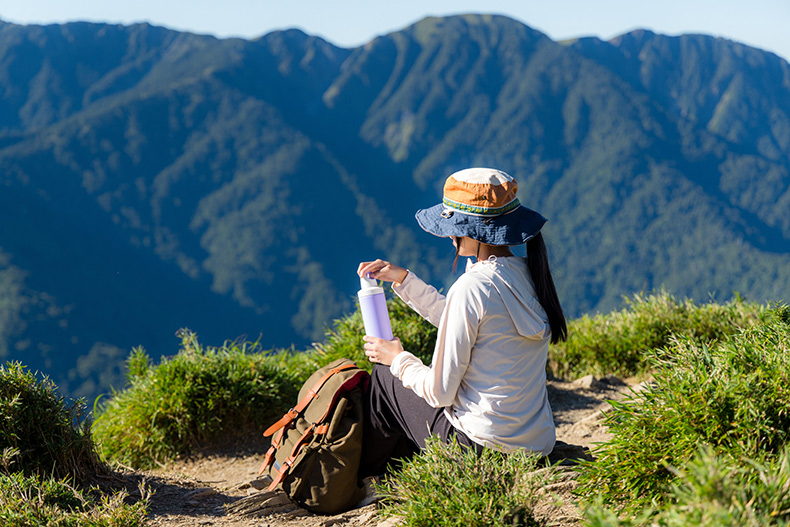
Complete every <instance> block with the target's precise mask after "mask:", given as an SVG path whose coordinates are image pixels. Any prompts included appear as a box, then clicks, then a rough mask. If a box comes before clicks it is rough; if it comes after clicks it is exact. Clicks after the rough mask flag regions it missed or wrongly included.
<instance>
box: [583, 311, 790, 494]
mask: <svg viewBox="0 0 790 527" xmlns="http://www.w3.org/2000/svg"><path fill="white" fill-rule="evenodd" d="M768 315H769V316H767V317H766V319H767V322H766V323H765V324H760V325H757V326H753V327H750V328H748V329H746V330H743V331H742V332H741V333H738V334H736V335H734V336H732V337H731V338H729V339H727V340H722V341H719V342H717V343H715V344H714V345H711V346H708V345H706V344H700V343H698V342H696V341H695V340H694V339H693V338H691V337H678V338H677V339H676V341H675V342H674V344H673V345H672V346H670V347H668V348H666V349H665V350H661V351H657V352H655V353H654V354H653V360H652V364H653V366H654V368H655V370H654V382H653V383H652V384H651V385H650V387H649V388H647V389H646V390H645V391H642V392H640V393H638V394H635V395H634V396H632V397H631V398H630V399H628V400H626V401H623V402H619V403H613V410H612V411H611V413H609V415H608V417H607V423H608V425H609V427H610V431H611V432H612V433H613V434H614V437H613V439H612V440H611V441H610V442H608V443H606V444H603V445H602V446H600V447H599V448H598V449H597V450H596V455H597V456H598V460H597V461H596V462H594V463H590V464H589V465H587V466H586V467H585V470H584V471H583V472H582V474H581V476H580V482H581V483H582V487H583V488H585V489H586V492H587V494H588V495H593V494H599V495H603V496H606V498H607V500H609V501H611V502H615V503H618V504H619V505H623V504H626V503H629V508H631V509H636V508H638V507H640V506H643V505H644V504H645V503H650V502H654V501H655V502H660V501H661V500H662V498H663V496H664V493H665V492H666V490H667V488H668V485H669V484H670V482H671V481H672V479H673V472H672V467H681V468H682V467H684V466H685V465H686V464H687V463H688V462H689V461H690V460H691V458H692V457H693V456H694V455H695V453H696V452H697V451H698V449H699V448H700V447H701V446H703V445H707V446H709V448H710V449H711V451H712V452H714V453H715V454H716V455H719V456H723V457H725V458H730V459H733V460H737V459H741V458H753V459H757V460H760V459H763V456H766V455H771V454H776V453H778V452H779V451H781V450H782V448H784V445H785V444H786V443H787V442H788V437H789V436H788V434H789V433H790V353H789V352H790V349H788V348H790V342H789V341H788V332H789V331H790V326H789V325H788V324H789V323H790V308H788V307H786V306H783V307H779V308H777V309H775V310H772V311H770V312H769V313H768Z"/></svg>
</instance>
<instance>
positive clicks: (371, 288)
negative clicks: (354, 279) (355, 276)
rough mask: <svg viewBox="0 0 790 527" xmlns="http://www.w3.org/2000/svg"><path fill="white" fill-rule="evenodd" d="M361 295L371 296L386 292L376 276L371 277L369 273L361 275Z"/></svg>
mask: <svg viewBox="0 0 790 527" xmlns="http://www.w3.org/2000/svg"><path fill="white" fill-rule="evenodd" d="M359 287H360V288H361V289H360V290H359V293H358V294H359V296H370V295H377V294H379V293H382V294H383V293H384V288H383V287H381V286H379V283H378V281H377V280H376V279H375V278H371V277H370V276H368V275H367V274H365V275H363V276H360V277H359Z"/></svg>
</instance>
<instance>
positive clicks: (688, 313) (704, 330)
mask: <svg viewBox="0 0 790 527" xmlns="http://www.w3.org/2000/svg"><path fill="white" fill-rule="evenodd" d="M626 301H627V304H628V305H627V307H626V308H625V309H623V310H621V311H617V312H613V313H609V314H606V315H595V316H592V317H591V316H588V315H585V316H583V317H581V318H579V319H575V320H572V321H570V322H569V324H568V326H569V328H568V340H567V341H566V342H564V343H560V344H557V345H553V346H552V347H551V348H550V351H549V371H550V372H551V373H552V374H553V375H555V376H557V377H560V378H566V379H568V378H570V379H573V378H577V377H581V376H584V375H589V374H595V375H607V374H614V375H619V376H622V377H629V376H632V375H638V374H642V373H645V372H646V370H647V369H648V368H649V364H648V363H647V362H646V360H645V357H646V352H647V351H649V350H654V349H659V348H663V347H665V346H667V345H669V343H670V340H671V338H672V337H673V336H674V335H685V336H687V337H688V338H690V339H691V340H693V341H694V342H698V343H702V342H712V341H715V340H719V339H722V338H725V337H727V336H728V335H731V334H733V333H735V332H737V331H738V330H740V329H741V328H744V327H748V326H750V325H752V324H754V323H756V322H757V321H758V320H759V319H760V316H761V313H763V312H764V311H765V308H763V307H761V306H758V305H757V304H750V303H746V302H744V301H743V300H741V299H740V298H736V299H734V300H732V301H730V302H728V303H727V304H715V303H713V302H711V303H707V304H703V305H696V304H694V303H693V302H692V301H690V300H685V301H684V302H682V303H681V302H677V301H676V300H675V299H674V298H673V297H672V296H671V295H669V294H668V293H666V292H660V293H657V294H653V295H647V296H645V295H641V294H640V295H635V296H634V297H632V298H631V299H627V300H626Z"/></svg>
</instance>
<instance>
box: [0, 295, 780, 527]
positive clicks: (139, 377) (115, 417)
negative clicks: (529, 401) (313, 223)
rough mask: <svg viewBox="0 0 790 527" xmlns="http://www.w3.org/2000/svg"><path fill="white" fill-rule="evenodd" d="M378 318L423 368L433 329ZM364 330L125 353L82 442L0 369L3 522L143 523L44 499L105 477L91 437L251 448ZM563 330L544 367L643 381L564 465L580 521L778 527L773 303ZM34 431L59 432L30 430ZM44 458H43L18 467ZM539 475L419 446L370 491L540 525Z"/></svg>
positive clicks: (47, 390)
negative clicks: (645, 385)
mask: <svg viewBox="0 0 790 527" xmlns="http://www.w3.org/2000/svg"><path fill="white" fill-rule="evenodd" d="M390 308H391V310H392V312H393V320H394V321H395V328H394V332H395V333H396V334H398V335H400V336H401V338H402V340H403V341H404V345H405V347H406V349H410V350H413V351H415V352H417V353H418V354H419V355H421V356H422V357H423V358H424V360H427V359H428V357H429V356H430V354H431V350H432V348H433V345H434V342H435V332H434V330H433V329H432V328H431V327H430V326H429V325H428V324H427V322H425V321H424V320H422V319H420V318H419V317H417V316H416V315H414V314H413V313H412V312H411V310H409V309H408V307H406V306H405V305H404V304H403V303H402V302H400V301H392V302H391V304H390ZM601 328H609V331H608V332H606V333H607V334H608V335H609V340H608V341H607V342H608V344H607V345H606V346H600V345H598V340H599V337H600V336H601V335H602V333H601ZM362 333H363V332H362V327H361V321H360V320H359V316H358V315H352V316H348V317H343V318H341V319H338V320H336V321H335V323H334V324H333V327H332V330H331V331H329V332H328V333H327V334H326V337H325V339H324V341H323V342H322V343H321V344H318V345H316V346H315V347H314V348H312V349H310V350H308V351H306V352H300V353H296V352H294V350H293V349H291V350H278V351H269V352H265V351H262V350H261V348H260V346H259V345H258V344H256V343H245V342H228V343H226V344H225V345H224V346H222V347H221V348H211V347H205V346H203V345H201V344H200V343H199V342H198V341H197V338H196V336H195V335H194V334H193V333H190V332H186V331H185V332H182V333H181V335H180V336H181V339H182V344H181V349H180V350H179V352H178V354H177V355H174V356H172V357H170V358H167V359H162V360H161V362H160V363H159V364H154V362H153V361H152V360H151V359H150V357H149V356H148V355H147V354H146V353H145V352H144V351H142V350H137V351H135V352H134V353H133V354H132V355H130V356H129V358H128V359H127V367H128V376H129V379H130V385H129V388H127V389H126V390H124V391H122V392H119V393H116V394H115V395H114V396H113V397H112V398H111V399H110V400H109V401H107V402H105V403H104V404H103V405H102V409H101V411H100V414H99V416H98V418H97V420H96V423H95V424H94V426H93V428H92V429H91V428H90V427H88V426H81V427H80V426H77V425H76V424H75V421H74V416H75V414H74V412H75V411H77V412H79V411H82V409H81V407H80V406H79V405H78V406H76V407H69V406H68V405H66V404H65V402H64V400H63V399H62V398H60V397H58V396H57V395H55V392H54V386H53V385H52V384H51V383H50V382H48V381H43V382H42V381H40V380H39V379H37V378H36V377H35V376H33V375H32V374H30V373H29V372H28V371H27V370H26V369H25V368H23V367H21V366H19V365H15V364H10V363H9V364H7V365H6V366H4V367H3V368H0V388H2V391H3V393H4V397H3V398H4V400H6V401H8V402H7V403H6V404H4V405H3V406H2V408H0V417H2V419H3V421H4V422H6V423H10V428H4V430H3V433H2V434H0V452H3V454H2V462H0V516H1V517H3V518H12V519H14V521H16V522H17V523H11V524H10V525H26V524H25V523H24V521H31V520H30V518H33V517H34V516H33V515H38V516H35V518H38V519H39V521H43V522H46V521H54V519H59V518H64V517H68V518H69V521H71V522H72V523H69V525H75V526H82V525H107V526H121V525H129V526H132V527H133V526H136V525H142V522H143V515H144V511H145V502H144V501H141V502H139V503H137V504H136V505H124V504H123V503H122V501H121V500H122V497H121V498H113V499H105V500H103V501H101V502H99V501H91V499H92V498H91V499H89V498H86V497H85V496H82V495H79V496H78V495H77V494H75V492H81V491H79V490H77V489H74V488H72V487H67V486H62V485H61V486H58V485H59V483H58V481H62V479H58V478H70V479H69V480H70V481H74V480H76V479H80V480H89V479H90V477H91V474H94V475H95V474H96V473H97V471H98V472H101V471H106V470H107V465H106V464H105V461H102V460H99V459H98V458H97V457H96V454H95V452H96V451H95V450H94V445H93V442H94V441H97V442H98V444H99V451H100V452H101V453H102V456H104V459H105V460H108V461H113V460H115V461H123V462H125V463H131V464H133V465H135V466H147V465H149V464H152V463H154V462H157V461H158V462H163V461H167V460H169V459H173V458H174V457H175V456H178V455H181V454H185V453H188V452H189V451H191V450H192V449H194V448H196V447H202V446H206V445H208V444H212V443H214V444H216V443H217V442H224V441H227V440H228V439H229V438H230V437H233V436H235V435H238V434H242V435H246V434H252V435H251V436H250V437H255V438H257V437H259V436H258V434H259V433H260V429H261V427H263V426H265V425H266V424H267V423H268V422H269V421H270V420H271V419H272V418H273V417H274V416H275V415H277V414H278V413H280V412H283V411H285V410H286V409H287V408H289V407H290V406H291V405H292V404H293V400H294V398H295V396H296V392H295V390H296V389H298V387H299V385H300V384H301V382H303V381H304V379H305V378H306V376H307V375H309V374H310V373H311V372H312V371H313V370H314V369H315V368H316V367H318V366H319V365H322V364H325V363H328V362H330V361H332V360H334V359H335V358H336V357H339V356H350V357H352V358H355V359H357V360H358V361H359V363H360V364H365V362H364V357H363V356H362V353H361V351H360V350H361V335H362ZM570 333H571V335H572V340H570V341H569V347H568V348H565V349H563V350H561V351H560V350H559V349H554V348H553V349H552V351H551V353H552V357H551V360H552V363H553V364H554V365H555V366H554V368H555V369H556V371H564V372H573V375H579V374H583V373H597V374H605V373H611V372H613V371H617V372H618V373H620V374H621V375H626V374H639V375H643V376H648V377H649V378H650V379H652V384H651V387H650V388H649V389H648V390H646V391H644V392H639V393H637V394H634V396H633V397H632V398H631V399H629V400H626V401H623V402H621V403H617V404H615V406H614V408H613V410H612V411H611V413H610V414H609V417H608V423H609V426H610V427H611V430H612V431H613V433H614V438H613V439H612V440H611V441H610V442H609V443H605V444H602V445H601V446H600V447H599V448H598V449H597V451H596V456H597V457H598V460H597V461H594V462H588V463H583V464H582V465H580V466H578V467H577V469H576V470H577V471H578V472H579V478H580V479H579V480H580V481H581V482H582V483H581V486H580V487H579V488H580V492H581V493H582V494H583V495H584V500H585V501H584V504H585V505H584V506H585V507H586V508H587V509H586V510H587V512H586V519H585V521H584V524H585V525H587V526H598V527H614V526H622V527H626V526H629V527H636V526H642V525H645V526H646V525H662V526H676V527H685V526H692V525H710V524H711V523H710V522H711V521H713V520H712V518H715V521H716V522H717V523H716V524H717V525H786V524H787V523H788V522H790V514H788V512H787V511H788V507H787V505H788V503H790V494H788V488H790V487H788V485H787V482H788V481H790V480H789V479H788V478H790V471H789V470H788V467H790V464H788V463H789V462H788V459H789V458H788V454H787V438H788V431H790V423H788V422H787V416H786V413H787V412H785V411H784V410H783V409H784V408H787V406H788V404H790V401H788V400H787V398H788V390H787V386H788V385H789V384H788V379H787V371H788V368H787V364H786V362H787V356H788V353H787V352H788V349H787V346H788V335H790V309H789V308H788V307H786V306H782V305H779V306H773V307H769V306H760V305H756V304H751V303H746V302H743V301H740V300H738V301H735V302H732V303H730V304H727V305H718V304H713V303H709V304H702V305H699V304H695V303H693V302H691V301H683V302H679V301H676V300H675V299H674V298H673V297H671V296H669V295H667V294H659V295H654V296H650V297H645V298H637V299H635V300H634V301H632V302H631V304H630V305H629V307H628V308H627V309H625V310H623V311H620V312H614V313H611V314H609V315H605V316H600V317H597V318H596V319H591V318H589V317H586V318H583V319H576V320H573V321H571V323H570ZM613 349H616V350H618V351H617V353H618V356H619V357H625V358H626V359H625V360H623V361H622V363H617V362H616V361H614V362H613V361H612V360H611V359H610V355H611V351H610V350H613ZM569 350H573V352H572V353H570V352H569ZM582 358H583V359H582ZM33 421H35V422H36V423H37V424H46V425H47V427H46V428H48V429H51V428H52V427H59V428H57V429H58V430H61V431H60V432H58V433H57V434H50V433H48V434H34V433H31V431H30V424H31V422H33ZM242 423H246V425H247V426H241V424H242ZM49 425H52V427H50V426H49ZM35 428H38V429H41V428H44V427H39V426H36V427H35ZM94 437H95V439H94ZM53 438H56V439H55V440H54V441H53ZM62 438H66V440H63V439H62ZM74 447H76V448H77V450H76V451H74V450H68V449H72V448H74ZM46 449H49V453H48V454H46V455H45V456H39V455H37V454H32V453H34V452H40V451H45V450H46ZM61 452H62V453H63V454H62V455H64V456H65V457H66V458H68V459H69V460H70V461H71V462H72V463H71V464H60V463H56V466H58V467H59V468H60V469H61V470H62V472H60V473H56V474H54V475H52V474H51V472H50V468H49V467H50V464H51V463H52V454H56V455H61V454H59V453H61ZM73 452H79V453H80V454H74V453H73ZM42 463H43V464H42ZM538 463H539V460H537V459H535V458H534V457H531V456H529V455H526V454H525V455H511V456H507V457H504V458H503V457H501V456H500V455H499V454H497V453H496V452H488V453H487V454H486V455H484V456H482V457H480V458H478V457H476V456H470V455H465V454H464V453H463V452H461V451H459V450H458V449H457V448H455V447H454V446H453V445H449V446H446V445H441V444H439V443H435V444H432V445H430V447H429V448H428V449H427V450H426V451H425V452H424V453H422V454H420V455H418V456H417V457H415V458H413V459H412V460H411V461H410V462H407V463H406V464H404V465H403V467H402V468H401V469H400V470H398V471H396V472H395V473H393V475H392V476H391V477H390V479H388V480H386V481H385V483H384V484H383V486H382V488H381V491H382V492H383V493H384V495H385V496H386V497H385V501H384V504H385V509H384V514H389V515H393V514H395V515H399V516H401V517H403V518H404V520H405V522H406V525H414V526H417V525H440V526H450V525H470V524H480V525H496V526H499V525H502V526H504V525H513V524H518V525H540V524H541V523H540V522H539V520H537V519H535V517H534V516H533V514H532V507H533V505H534V503H535V496H536V493H538V492H539V490H538V489H540V488H542V487H543V486H545V485H548V484H550V483H551V482H552V479H551V478H552V476H551V471H548V472H547V471H545V470H537V471H536V469H537V468H538V466H539V465H538ZM42 474H46V476H44V475H42ZM437 475H444V476H443V477H438V476H437ZM437 478H438V479H437ZM443 478H446V479H443ZM447 481H452V482H453V484H452V485H447ZM19 489H34V491H35V492H37V493H39V495H41V496H52V497H51V498H46V501H47V503H48V505H47V507H38V508H28V507H27V506H22V505H23V501H22V500H21V497H20V496H22V495H24V494H19V492H20V490H19ZM39 489H40V490H39ZM22 492H29V490H26V491H22ZM77 502H79V503H80V504H81V505H79V506H77V505H75V504H76V503H77ZM19 507H22V508H21V509H20V508H19ZM448 510H455V511H456V512H455V513H452V514H448ZM19 511H21V512H19ZM24 515H28V516H24ZM20 518H27V520H23V519H20ZM96 518H100V520H96ZM64 521H65V520H64ZM91 522H94V523H91ZM750 522H751V523H750Z"/></svg>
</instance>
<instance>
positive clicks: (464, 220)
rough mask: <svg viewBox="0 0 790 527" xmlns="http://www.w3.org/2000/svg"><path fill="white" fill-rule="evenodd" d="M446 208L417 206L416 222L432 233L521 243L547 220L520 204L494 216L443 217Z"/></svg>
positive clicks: (489, 243) (506, 242) (491, 242)
mask: <svg viewBox="0 0 790 527" xmlns="http://www.w3.org/2000/svg"><path fill="white" fill-rule="evenodd" d="M446 209H447V207H445V205H444V204H442V203H440V204H438V205H435V206H433V207H431V208H429V209H420V210H418V211H417V214H415V217H416V218H417V223H419V224H420V227H421V228H422V229H423V230H424V231H426V232H429V233H431V234H433V235H434V236H440V237H450V236H466V237H468V238H472V239H474V240H477V241H479V242H482V243H486V244H488V245H521V244H523V243H527V241H529V240H530V239H531V238H533V237H534V236H535V235H536V234H537V233H539V232H540V229H541V228H543V225H544V224H545V223H546V221H547V220H546V218H544V217H543V216H541V215H540V214H539V213H538V212H535V211H534V210H532V209H528V208H527V207H525V206H523V205H521V206H520V207H518V208H517V209H516V210H514V211H512V212H508V213H507V214H502V215H501V216H495V217H493V218H487V217H483V216H473V215H471V214H464V213H462V212H458V211H453V213H452V215H449V217H445V216H442V212H444V211H445V210H446Z"/></svg>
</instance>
